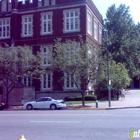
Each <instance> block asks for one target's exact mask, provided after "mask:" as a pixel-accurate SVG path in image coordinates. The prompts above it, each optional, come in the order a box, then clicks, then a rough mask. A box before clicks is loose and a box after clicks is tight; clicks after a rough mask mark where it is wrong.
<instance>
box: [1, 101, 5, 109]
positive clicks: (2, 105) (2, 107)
mask: <svg viewBox="0 0 140 140" xmlns="http://www.w3.org/2000/svg"><path fill="white" fill-rule="evenodd" d="M4 108H5V103H4V102H0V110H3V109H4Z"/></svg>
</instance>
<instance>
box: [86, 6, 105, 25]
mask: <svg viewBox="0 0 140 140" xmlns="http://www.w3.org/2000/svg"><path fill="white" fill-rule="evenodd" d="M86 7H87V10H89V11H90V13H92V15H93V16H94V18H95V19H96V21H98V22H99V23H100V25H103V24H102V23H101V22H100V21H99V19H98V17H97V16H96V15H95V14H94V13H93V11H92V10H91V8H89V6H88V5H87V4H86ZM101 16H102V15H101Z"/></svg>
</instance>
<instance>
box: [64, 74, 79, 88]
mask: <svg viewBox="0 0 140 140" xmlns="http://www.w3.org/2000/svg"><path fill="white" fill-rule="evenodd" d="M73 76H74V79H75V78H76V76H75V74H74V75H73ZM64 77H65V78H64V89H65V90H76V89H77V87H76V85H75V83H74V81H73V82H72V75H69V74H67V73H64Z"/></svg>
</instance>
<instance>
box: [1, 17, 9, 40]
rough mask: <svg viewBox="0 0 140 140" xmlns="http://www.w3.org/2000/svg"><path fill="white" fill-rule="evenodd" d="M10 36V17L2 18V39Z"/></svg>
mask: <svg viewBox="0 0 140 140" xmlns="http://www.w3.org/2000/svg"><path fill="white" fill-rule="evenodd" d="M5 38H10V18H1V19H0V39H5Z"/></svg>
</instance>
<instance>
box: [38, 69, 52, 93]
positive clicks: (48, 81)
mask: <svg viewBox="0 0 140 140" xmlns="http://www.w3.org/2000/svg"><path fill="white" fill-rule="evenodd" d="M52 83H53V73H52V72H51V71H48V72H46V74H43V75H42V80H41V90H50V91H51V90H52Z"/></svg>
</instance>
